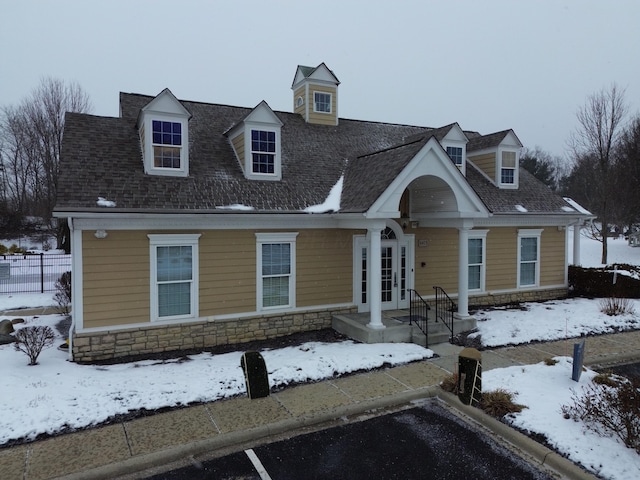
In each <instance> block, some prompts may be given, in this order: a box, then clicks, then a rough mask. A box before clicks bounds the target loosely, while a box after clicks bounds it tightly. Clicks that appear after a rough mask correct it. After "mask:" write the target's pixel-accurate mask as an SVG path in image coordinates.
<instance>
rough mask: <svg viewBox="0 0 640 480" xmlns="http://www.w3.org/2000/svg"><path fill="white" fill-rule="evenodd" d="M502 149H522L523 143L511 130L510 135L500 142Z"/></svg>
mask: <svg viewBox="0 0 640 480" xmlns="http://www.w3.org/2000/svg"><path fill="white" fill-rule="evenodd" d="M500 147H507V148H509V147H511V148H522V142H520V139H519V138H518V136H517V135H516V134H515V132H514V131H513V130H509V133H507V135H506V136H505V137H504V138H503V139H502V141H501V142H500Z"/></svg>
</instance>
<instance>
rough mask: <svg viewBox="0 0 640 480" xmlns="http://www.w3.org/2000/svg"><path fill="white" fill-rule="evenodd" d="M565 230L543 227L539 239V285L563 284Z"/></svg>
mask: <svg viewBox="0 0 640 480" xmlns="http://www.w3.org/2000/svg"><path fill="white" fill-rule="evenodd" d="M565 238H566V237H565V232H564V231H561V230H558V228H557V227H545V228H544V230H543V232H542V238H541V239H540V286H545V285H564V282H565V258H566V257H565Z"/></svg>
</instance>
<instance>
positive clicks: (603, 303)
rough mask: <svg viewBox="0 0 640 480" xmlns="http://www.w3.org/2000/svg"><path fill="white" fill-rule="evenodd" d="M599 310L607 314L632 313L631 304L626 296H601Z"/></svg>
mask: <svg viewBox="0 0 640 480" xmlns="http://www.w3.org/2000/svg"><path fill="white" fill-rule="evenodd" d="M600 311H601V312H602V313H606V314H607V315H609V316H616V315H625V314H631V313H633V304H632V303H631V301H630V300H629V299H628V298H617V297H608V298H601V299H600Z"/></svg>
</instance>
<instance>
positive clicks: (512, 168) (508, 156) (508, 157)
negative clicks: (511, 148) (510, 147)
mask: <svg viewBox="0 0 640 480" xmlns="http://www.w3.org/2000/svg"><path fill="white" fill-rule="evenodd" d="M501 160H502V163H501V166H500V183H501V184H503V185H514V186H515V184H516V152H504V151H503V152H502V158H501Z"/></svg>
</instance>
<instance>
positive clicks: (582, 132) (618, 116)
mask: <svg viewBox="0 0 640 480" xmlns="http://www.w3.org/2000/svg"><path fill="white" fill-rule="evenodd" d="M624 93H625V92H624V89H621V88H619V87H618V86H617V85H615V84H613V85H612V86H611V87H610V88H609V89H604V90H601V91H600V92H598V93H595V94H593V95H590V96H589V97H588V98H587V101H586V103H585V104H584V106H583V107H581V108H580V109H579V110H578V113H577V115H576V117H577V119H578V127H577V129H576V131H575V133H574V134H573V135H572V137H571V140H570V145H571V149H572V152H573V157H574V160H576V162H578V161H580V162H582V163H584V162H588V163H591V164H592V165H591V166H592V168H593V171H594V173H595V179H594V181H593V182H592V184H591V185H589V186H588V188H589V189H590V190H591V192H590V197H591V198H592V199H593V201H592V202H591V203H590V204H587V205H588V207H589V208H590V209H591V210H592V211H593V212H594V213H595V214H596V215H598V218H599V220H600V224H601V232H600V237H601V241H602V263H604V264H606V263H607V237H608V236H609V226H610V222H611V216H612V211H613V208H614V200H612V197H613V196H612V192H613V191H614V188H615V184H614V180H615V174H614V160H615V159H614V155H613V151H614V148H615V145H616V143H617V142H618V139H619V137H620V134H621V131H622V128H623V121H624V118H625V115H626V111H627V106H626V104H625V101H624Z"/></svg>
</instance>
